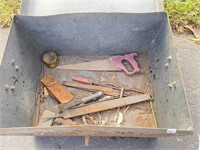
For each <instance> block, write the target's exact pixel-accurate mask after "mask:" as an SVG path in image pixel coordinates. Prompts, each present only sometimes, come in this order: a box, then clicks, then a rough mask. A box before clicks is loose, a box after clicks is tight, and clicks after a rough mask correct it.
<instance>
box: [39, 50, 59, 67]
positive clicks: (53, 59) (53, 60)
mask: <svg viewBox="0 0 200 150" xmlns="http://www.w3.org/2000/svg"><path fill="white" fill-rule="evenodd" d="M42 59H43V62H44V63H45V64H46V65H47V66H48V67H50V68H54V67H56V66H57V65H58V63H59V59H58V56H57V54H56V53H55V52H53V51H50V52H47V53H45V54H44V55H43V58H42Z"/></svg>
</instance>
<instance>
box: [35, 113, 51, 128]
mask: <svg viewBox="0 0 200 150" xmlns="http://www.w3.org/2000/svg"><path fill="white" fill-rule="evenodd" d="M52 115H54V112H52V111H49V110H45V111H44V113H43V115H42V117H41V119H40V121H39V123H38V126H39V127H41V126H46V127H48V126H51V125H52V123H53V119H47V118H46V117H48V116H52Z"/></svg>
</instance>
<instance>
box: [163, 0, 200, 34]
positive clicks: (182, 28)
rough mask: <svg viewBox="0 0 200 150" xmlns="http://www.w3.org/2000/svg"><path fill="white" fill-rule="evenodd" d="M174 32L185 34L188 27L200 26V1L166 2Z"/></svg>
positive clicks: (176, 0)
mask: <svg viewBox="0 0 200 150" xmlns="http://www.w3.org/2000/svg"><path fill="white" fill-rule="evenodd" d="M164 6H165V10H166V11H167V12H168V15H169V19H170V24H171V27H172V29H173V31H175V32H178V33H184V32H186V31H187V30H188V28H187V26H191V27H197V26H200V0H165V2H164Z"/></svg>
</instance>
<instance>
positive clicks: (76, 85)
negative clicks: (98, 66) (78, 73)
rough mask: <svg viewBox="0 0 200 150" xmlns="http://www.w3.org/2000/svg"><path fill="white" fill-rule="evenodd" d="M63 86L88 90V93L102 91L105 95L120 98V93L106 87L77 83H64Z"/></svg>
mask: <svg viewBox="0 0 200 150" xmlns="http://www.w3.org/2000/svg"><path fill="white" fill-rule="evenodd" d="M63 85H66V86H68V87H74V88H78V89H82V90H86V91H91V92H95V91H102V92H103V93H104V94H107V95H111V96H115V97H118V96H119V95H120V92H119V91H117V90H114V89H112V88H108V87H104V86H97V85H87V84H82V83H76V82H63Z"/></svg>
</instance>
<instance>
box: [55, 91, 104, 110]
mask: <svg viewBox="0 0 200 150" xmlns="http://www.w3.org/2000/svg"><path fill="white" fill-rule="evenodd" d="M103 95H104V94H103V92H101V91H100V92H97V93H95V94H92V95H90V96H88V97H85V98H82V99H81V100H72V101H70V102H68V103H65V104H59V105H57V106H56V107H55V111H56V112H62V111H63V110H65V109H69V108H73V107H75V106H78V105H80V104H86V103H90V102H92V101H96V100H97V99H98V98H100V97H102V96H103Z"/></svg>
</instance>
